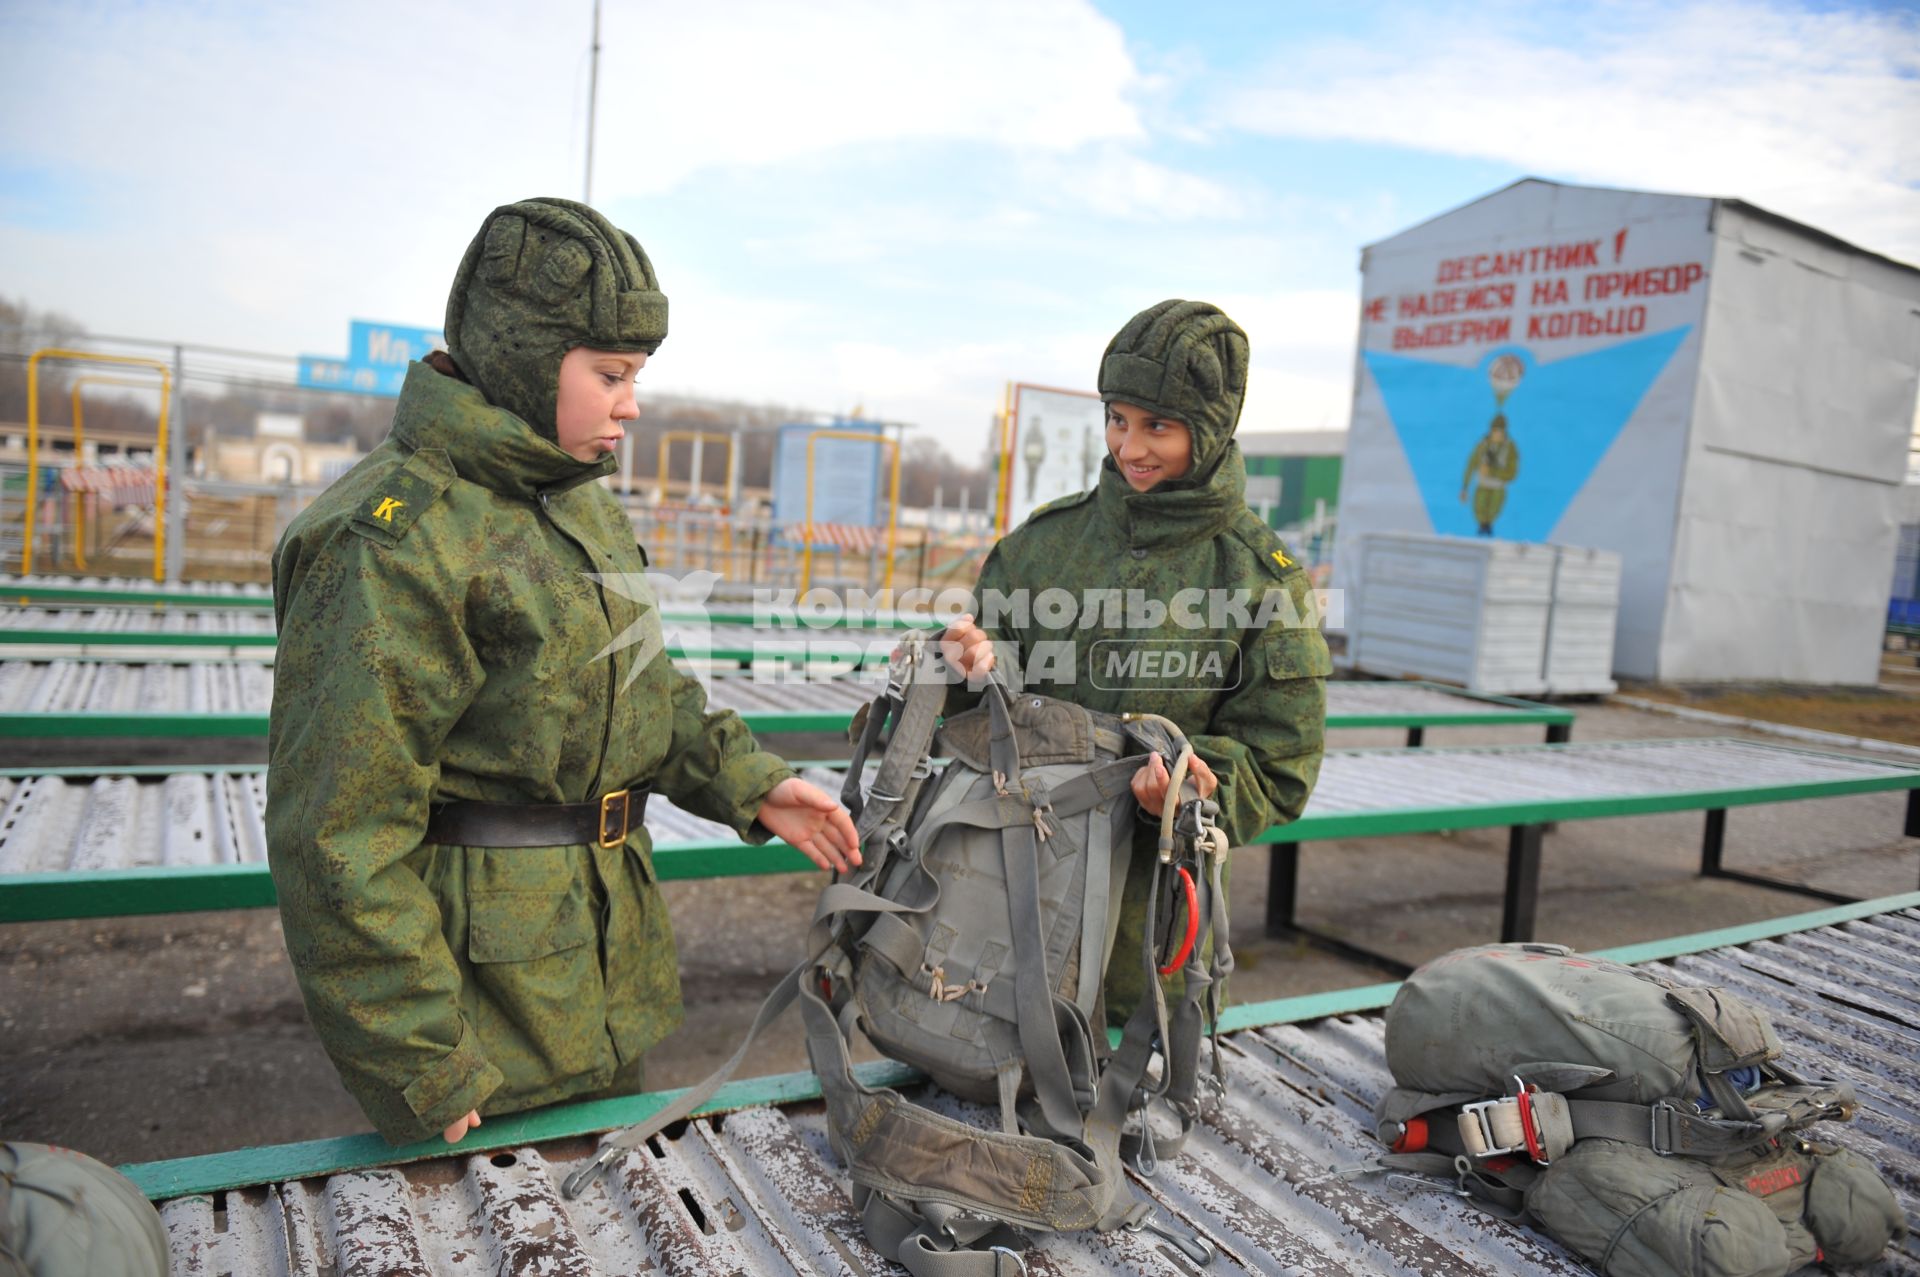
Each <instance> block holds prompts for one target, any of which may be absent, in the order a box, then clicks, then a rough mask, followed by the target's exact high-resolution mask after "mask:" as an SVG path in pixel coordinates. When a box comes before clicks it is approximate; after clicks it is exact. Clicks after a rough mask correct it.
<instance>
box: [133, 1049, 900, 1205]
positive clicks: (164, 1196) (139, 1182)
mask: <svg viewBox="0 0 1920 1277" xmlns="http://www.w3.org/2000/svg"><path fill="white" fill-rule="evenodd" d="M853 1074H854V1077H855V1078H857V1079H858V1080H859V1081H860V1082H862V1083H863V1084H865V1085H867V1086H892V1087H897V1086H911V1085H913V1084H915V1083H917V1082H921V1081H924V1080H925V1079H924V1078H923V1077H922V1076H921V1075H920V1074H919V1073H918V1072H916V1071H915V1070H913V1069H910V1068H908V1067H907V1066H906V1065H904V1064H899V1063H896V1062H895V1061H893V1060H877V1061H874V1062H872V1063H868V1064H856V1065H855V1066H854V1068H853ZM680 1094H682V1092H680V1091H651V1092H648V1093H647V1094H644V1095H623V1096H620V1097H619V1098H617V1099H611V1100H589V1101H587V1102H585V1103H581V1104H556V1105H552V1106H550V1107H547V1108H543V1109H533V1110H531V1111H529V1112H526V1113H502V1114H500V1115H498V1116H495V1117H489V1118H488V1119H487V1120H486V1121H485V1122H483V1123H481V1125H480V1126H479V1127H478V1128H477V1129H475V1130H474V1131H472V1132H471V1133H469V1134H468V1135H467V1137H466V1138H465V1139H463V1140H461V1141H460V1143H459V1145H458V1147H457V1148H456V1147H453V1146H450V1145H448V1144H447V1143H446V1142H445V1141H444V1140H440V1139H424V1140H421V1141H419V1142H418V1143H415V1144H405V1145H401V1146H400V1147H397V1148H396V1147H395V1146H393V1145H391V1144H389V1143H387V1142H386V1141H385V1140H384V1139H381V1138H380V1137H379V1136H378V1135H375V1134H372V1133H371V1132H369V1133H368V1134H365V1135H348V1136H344V1137H342V1138H339V1139H330V1140H307V1141H305V1142H303V1143H299V1144H280V1145H270V1146H267V1147H263V1148H243V1149H239V1150H236V1151H234V1152H231V1153H210V1154H207V1155H205V1156H202V1157H182V1158H176V1159H174V1160H172V1161H165V1162H139V1163H134V1164H131V1165H127V1166H122V1167H120V1168H119V1169H120V1173H121V1174H123V1175H125V1176H126V1177H127V1178H128V1179H130V1180H132V1181H133V1182H134V1185H135V1186H136V1187H137V1188H139V1190H140V1191H141V1192H143V1193H145V1194H146V1195H147V1196H148V1197H149V1198H151V1199H153V1200H154V1201H156V1202H159V1201H167V1200H169V1199H171V1198H175V1197H187V1196H191V1195H193V1194H196V1193H216V1192H219V1191H221V1190H223V1189H229V1188H245V1187H247V1186H248V1185H252V1184H279V1183H284V1182H286V1181H287V1180H292V1179H311V1178H314V1177H316V1176H321V1175H336V1174H339V1173H340V1172H342V1171H358V1170H368V1169H370V1168H372V1167H376V1166H401V1165H404V1164H406V1163H408V1162H424V1161H431V1160H433V1159H435V1158H442V1157H471V1156H473V1155H474V1154H476V1153H490V1152H493V1151H494V1150H496V1149H503V1148H504V1149H513V1148H523V1147H525V1146H526V1145H528V1144H541V1143H545V1142H547V1141H549V1140H562V1139H571V1138H574V1137H577V1136H585V1135H597V1134H599V1133H600V1132H602V1131H612V1130H618V1129H620V1128H622V1127H627V1126H632V1125H633V1124H634V1123H636V1122H643V1121H645V1120H646V1119H647V1118H649V1117H652V1116H653V1115H654V1114H655V1113H657V1112H659V1111H660V1110H661V1109H663V1108H665V1107H666V1106H667V1105H668V1104H670V1103H671V1102H672V1101H673V1100H674V1098H675V1097H676V1096H678V1095H680ZM819 1098H820V1079H819V1078H817V1077H815V1076H814V1075H813V1074H811V1073H782V1074H779V1075H776V1076H773V1077H760V1078H746V1079H743V1080H741V1081H738V1082H730V1083H728V1084H727V1085H725V1086H723V1087H721V1088H720V1090H719V1091H718V1092H717V1093H716V1094H715V1095H714V1097H713V1099H711V1100H710V1101H708V1102H707V1103H706V1104H704V1105H702V1106H701V1107H700V1108H698V1109H695V1110H694V1115H695V1116H696V1117H699V1116H706V1115H710V1114H714V1113H731V1112H735V1111H737V1110H739V1109H745V1108H759V1107H762V1106H765V1105H769V1104H772V1105H781V1104H798V1103H802V1102H804V1101H807V1100H817V1099H819Z"/></svg>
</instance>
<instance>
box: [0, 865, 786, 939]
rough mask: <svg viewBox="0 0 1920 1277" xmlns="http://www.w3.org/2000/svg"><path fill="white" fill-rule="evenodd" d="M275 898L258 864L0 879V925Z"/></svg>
mask: <svg viewBox="0 0 1920 1277" xmlns="http://www.w3.org/2000/svg"><path fill="white" fill-rule="evenodd" d="M794 854H796V855H798V854H799V853H797V852H796V853H794ZM275 899H276V898H275V896H274V894H273V878H272V876H271V875H270V874H269V873H268V872H267V867H266V865H264V864H259V863H252V864H241V865H155V866H150V867H144V868H139V869H95V870H81V871H68V872H63V873H32V874H7V875H4V876H0V922H49V921H52V920H54V919H57V918H126V917H134V916H136V915H141V914H157V913H193V912H195V911H197V910H201V909H261V908H268V907H271V906H272V905H273V904H274V903H275Z"/></svg>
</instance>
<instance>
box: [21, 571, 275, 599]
mask: <svg viewBox="0 0 1920 1277" xmlns="http://www.w3.org/2000/svg"><path fill="white" fill-rule="evenodd" d="M23 587H25V588H34V589H48V590H99V591H103V592H109V593H114V594H192V595H196V596H200V597H204V598H205V599H206V600H207V601H208V602H209V603H218V602H220V601H221V600H223V599H227V600H231V599H265V598H271V597H272V596H273V591H272V589H271V588H270V587H268V586H266V585H264V584H260V583H257V582H251V581H243V582H234V581H175V582H170V583H166V584H162V583H160V582H156V581H153V580H143V579H141V578H139V577H125V576H57V575H48V574H46V573H40V572H33V573H29V574H28V575H26V576H20V575H18V574H17V573H11V572H9V573H5V574H0V595H4V594H5V593H6V592H7V591H8V590H10V589H20V588H23Z"/></svg>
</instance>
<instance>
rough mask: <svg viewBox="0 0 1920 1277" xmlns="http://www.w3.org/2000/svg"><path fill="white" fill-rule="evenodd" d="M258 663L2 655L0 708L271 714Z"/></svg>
mask: <svg viewBox="0 0 1920 1277" xmlns="http://www.w3.org/2000/svg"><path fill="white" fill-rule="evenodd" d="M272 705H273V670H272V669H271V668H270V667H268V666H266V665H262V664H260V663H259V662H257V661H169V662H165V663H161V662H152V663H127V662H123V661H96V660H84V661H0V713H7V714H34V713H45V714H70V713H118V714H264V713H266V712H267V711H268V710H269V709H270V708H272Z"/></svg>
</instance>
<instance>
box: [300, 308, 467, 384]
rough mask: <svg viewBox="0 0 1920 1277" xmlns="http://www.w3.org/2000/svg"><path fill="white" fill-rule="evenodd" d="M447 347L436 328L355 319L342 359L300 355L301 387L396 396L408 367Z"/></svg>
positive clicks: (405, 377) (444, 339)
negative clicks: (345, 355) (344, 355)
mask: <svg viewBox="0 0 1920 1277" xmlns="http://www.w3.org/2000/svg"><path fill="white" fill-rule="evenodd" d="M446 346H447V343H446V338H445V337H444V336H443V335H442V334H441V332H440V330H439V329H438V328H417V327H413V326H411V325H406V324H376V323H373V322H371V321H369V320H365V319H356V320H354V321H352V324H351V326H350V328H349V331H348V338H347V357H346V358H345V359H334V358H332V357H330V356H326V355H302V356H300V384H301V385H302V386H306V387H308V388H310V389H313V390H350V391H353V392H355V393H358V394H363V395H397V394H399V393H400V386H401V383H403V382H404V381H406V379H407V365H408V364H410V363H412V362H414V361H415V360H417V359H423V358H425V357H426V356H427V355H428V354H430V353H432V352H433V351H435V350H445V349H446Z"/></svg>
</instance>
